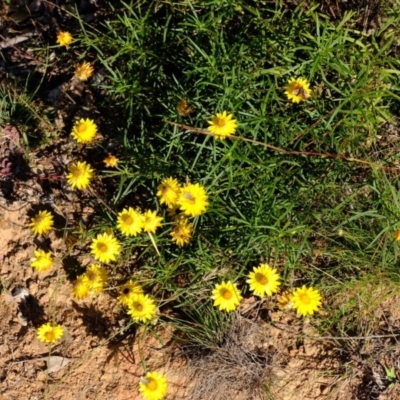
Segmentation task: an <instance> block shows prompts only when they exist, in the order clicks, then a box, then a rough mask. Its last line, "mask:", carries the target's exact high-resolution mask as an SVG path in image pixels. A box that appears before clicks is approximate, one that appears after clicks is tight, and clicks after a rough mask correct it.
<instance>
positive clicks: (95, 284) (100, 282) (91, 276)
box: [82, 264, 108, 295]
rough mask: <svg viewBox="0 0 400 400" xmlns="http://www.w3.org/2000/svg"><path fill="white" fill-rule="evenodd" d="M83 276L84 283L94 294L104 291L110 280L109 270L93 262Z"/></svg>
mask: <svg viewBox="0 0 400 400" xmlns="http://www.w3.org/2000/svg"><path fill="white" fill-rule="evenodd" d="M82 276H83V282H84V284H85V285H86V287H87V288H88V289H89V292H90V294H93V295H97V294H99V293H100V292H102V291H103V289H104V286H105V284H106V283H107V280H108V273H107V271H106V270H105V269H104V268H103V267H101V266H100V265H96V264H92V265H91V266H90V267H89V268H88V269H87V270H86V272H85V273H84V274H83V275H82Z"/></svg>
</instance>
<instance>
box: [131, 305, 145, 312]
mask: <svg viewBox="0 0 400 400" xmlns="http://www.w3.org/2000/svg"><path fill="white" fill-rule="evenodd" d="M133 307H134V308H135V310H136V311H138V312H142V311H143V304H140V303H135V304H134V305H133Z"/></svg>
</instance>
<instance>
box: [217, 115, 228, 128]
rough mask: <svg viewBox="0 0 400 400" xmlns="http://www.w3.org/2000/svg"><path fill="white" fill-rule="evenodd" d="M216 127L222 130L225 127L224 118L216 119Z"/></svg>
mask: <svg viewBox="0 0 400 400" xmlns="http://www.w3.org/2000/svg"><path fill="white" fill-rule="evenodd" d="M216 120H217V121H216V125H218V126H219V127H220V128H223V127H224V126H225V125H226V121H225V119H224V118H218V117H217V118H216Z"/></svg>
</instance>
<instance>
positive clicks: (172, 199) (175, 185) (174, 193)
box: [157, 178, 181, 208]
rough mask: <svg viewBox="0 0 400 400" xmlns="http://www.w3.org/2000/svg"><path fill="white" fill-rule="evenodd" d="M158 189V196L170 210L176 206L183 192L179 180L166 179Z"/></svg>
mask: <svg viewBox="0 0 400 400" xmlns="http://www.w3.org/2000/svg"><path fill="white" fill-rule="evenodd" d="M157 189H158V192H157V196H158V197H159V198H160V203H161V204H166V205H167V207H168V208H173V207H174V206H176V202H177V201H178V198H179V193H180V190H181V188H180V185H179V182H178V180H177V179H174V178H165V179H163V180H162V181H161V183H160V185H158V188H157Z"/></svg>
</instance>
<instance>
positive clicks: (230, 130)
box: [207, 111, 237, 139]
mask: <svg viewBox="0 0 400 400" xmlns="http://www.w3.org/2000/svg"><path fill="white" fill-rule="evenodd" d="M207 122H208V123H209V124H210V126H209V127H208V130H209V132H211V133H212V134H213V135H214V137H215V138H216V139H225V138H226V137H228V136H230V135H233V134H234V133H235V131H236V128H237V122H236V119H233V114H227V112H226V111H224V112H223V113H219V114H217V115H215V116H213V117H212V118H211V121H207Z"/></svg>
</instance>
